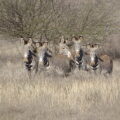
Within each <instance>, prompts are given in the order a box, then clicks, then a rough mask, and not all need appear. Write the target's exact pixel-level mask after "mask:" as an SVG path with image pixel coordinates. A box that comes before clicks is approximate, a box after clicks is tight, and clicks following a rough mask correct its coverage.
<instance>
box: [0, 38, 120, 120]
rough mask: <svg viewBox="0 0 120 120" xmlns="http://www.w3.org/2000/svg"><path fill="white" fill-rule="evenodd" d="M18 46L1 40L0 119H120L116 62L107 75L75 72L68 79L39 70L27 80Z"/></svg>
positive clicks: (119, 78)
mask: <svg viewBox="0 0 120 120" xmlns="http://www.w3.org/2000/svg"><path fill="white" fill-rule="evenodd" d="M17 45H19V43H17ZM21 48H22V47H21V46H19V47H18V49H19V50H21ZM18 49H16V47H15V45H14V44H11V43H9V42H8V43H7V42H4V41H2V40H1V41H0V120H119V119H120V116H119V112H120V102H119V98H120V75H119V71H120V68H119V65H120V63H119V62H118V61H114V71H113V75H112V76H110V77H109V78H105V77H104V76H100V75H98V76H95V75H90V74H88V73H86V72H83V71H80V72H79V71H76V72H75V73H74V74H72V75H70V76H69V77H68V78H61V77H59V76H56V77H54V76H52V75H49V74H47V73H39V74H38V75H37V76H36V77H34V79H31V80H29V79H28V76H27V74H26V72H25V70H24V69H23V63H22V58H21V56H20V54H19V52H18Z"/></svg>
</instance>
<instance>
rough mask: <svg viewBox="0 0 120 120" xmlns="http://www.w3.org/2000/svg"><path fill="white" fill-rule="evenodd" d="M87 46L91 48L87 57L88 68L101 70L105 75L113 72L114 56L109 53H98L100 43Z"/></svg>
mask: <svg viewBox="0 0 120 120" xmlns="http://www.w3.org/2000/svg"><path fill="white" fill-rule="evenodd" d="M87 48H88V50H89V53H88V56H89V59H86V60H87V62H86V64H87V69H88V70H94V71H96V70H99V71H100V73H103V74H104V75H107V74H111V73H112V70H113V60H112V58H111V57H110V56H108V55H107V54H102V55H97V50H98V49H99V45H98V44H88V45H87Z"/></svg>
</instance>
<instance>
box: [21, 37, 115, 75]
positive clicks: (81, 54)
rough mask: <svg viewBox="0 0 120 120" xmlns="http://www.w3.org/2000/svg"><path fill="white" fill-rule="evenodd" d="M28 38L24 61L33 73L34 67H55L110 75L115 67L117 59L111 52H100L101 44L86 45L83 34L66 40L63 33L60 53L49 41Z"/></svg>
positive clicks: (64, 71) (65, 72)
mask: <svg viewBox="0 0 120 120" xmlns="http://www.w3.org/2000/svg"><path fill="white" fill-rule="evenodd" d="M22 41H23V42H24V63H25V67H26V69H27V71H28V73H29V76H31V73H32V72H33V71H34V72H35V73H37V72H38V71H42V70H45V71H50V70H52V71H54V73H58V74H61V75H63V76H68V75H69V73H71V72H72V71H74V70H75V69H78V70H84V71H88V72H92V71H93V72H95V73H96V72H98V73H100V74H101V73H103V74H104V75H108V74H111V73H112V70H113V60H112V58H111V57H110V56H109V55H107V54H101V55H99V54H98V53H97V51H98V50H99V48H100V44H96V43H88V44H85V45H82V43H81V42H82V41H83V36H79V37H76V36H73V37H72V39H71V40H65V39H64V37H63V36H62V37H61V39H60V42H59V44H58V49H59V50H58V51H59V52H58V53H56V54H55V53H54V52H53V51H51V50H50V49H49V43H48V41H43V42H41V41H37V42H36V41H34V40H32V39H31V38H22Z"/></svg>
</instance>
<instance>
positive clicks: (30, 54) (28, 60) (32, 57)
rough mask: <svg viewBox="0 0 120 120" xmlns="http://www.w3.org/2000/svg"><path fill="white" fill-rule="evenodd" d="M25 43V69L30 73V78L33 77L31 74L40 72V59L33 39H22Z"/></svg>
mask: <svg viewBox="0 0 120 120" xmlns="http://www.w3.org/2000/svg"><path fill="white" fill-rule="evenodd" d="M21 40H22V41H23V43H24V56H23V58H24V60H23V61H24V63H25V69H26V70H27V71H28V75H29V77H31V72H32V71H35V73H37V71H38V57H37V47H36V42H34V41H33V40H32V39H31V38H21Z"/></svg>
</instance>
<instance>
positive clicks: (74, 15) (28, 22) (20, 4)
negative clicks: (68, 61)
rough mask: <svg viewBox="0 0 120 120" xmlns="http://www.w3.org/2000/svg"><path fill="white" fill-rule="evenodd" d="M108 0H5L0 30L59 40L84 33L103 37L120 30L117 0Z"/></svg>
mask: <svg viewBox="0 0 120 120" xmlns="http://www.w3.org/2000/svg"><path fill="white" fill-rule="evenodd" d="M118 2H119V1H115V2H114V1H112V0H109V2H108V1H104V0H94V1H93V0H92V1H89V0H85V1H84V0H76V1H75V2H73V1H72V0H65V1H63V0H49V1H48V0H1V1H0V31H1V32H2V33H3V32H4V33H7V34H10V35H13V36H17V37H21V36H30V37H39V38H42V37H45V38H46V39H48V40H58V37H59V36H60V35H61V34H62V35H65V36H71V35H73V34H76V35H77V34H83V35H84V36H86V38H87V39H89V40H103V39H105V37H106V36H108V35H109V34H111V33H112V31H113V30H114V32H116V31H115V30H117V29H116V28H117V27H115V25H116V23H117V22H118V21H116V11H117V10H118V9H119V8H118V7H116V6H117V5H116V3H118Z"/></svg>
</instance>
